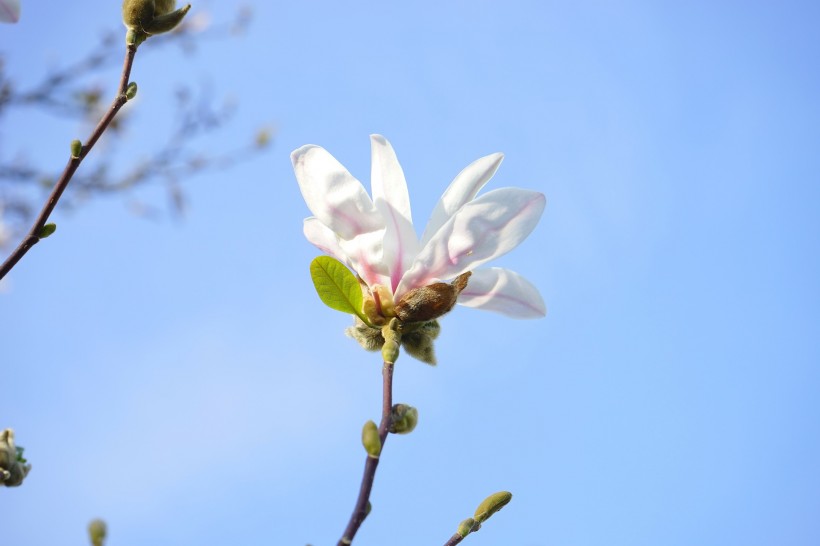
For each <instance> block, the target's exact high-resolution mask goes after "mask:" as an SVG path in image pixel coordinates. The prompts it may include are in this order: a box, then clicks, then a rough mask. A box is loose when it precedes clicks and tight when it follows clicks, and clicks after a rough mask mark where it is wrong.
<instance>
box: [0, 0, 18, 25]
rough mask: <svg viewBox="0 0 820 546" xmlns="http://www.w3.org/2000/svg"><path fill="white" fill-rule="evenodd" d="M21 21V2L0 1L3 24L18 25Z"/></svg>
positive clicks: (12, 0) (14, 0) (0, 15)
mask: <svg viewBox="0 0 820 546" xmlns="http://www.w3.org/2000/svg"><path fill="white" fill-rule="evenodd" d="M19 20H20V2H19V0H0V21H2V22H3V23H16V22H17V21H19Z"/></svg>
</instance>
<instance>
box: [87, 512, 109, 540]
mask: <svg viewBox="0 0 820 546" xmlns="http://www.w3.org/2000/svg"><path fill="white" fill-rule="evenodd" d="M106 534H108V527H107V526H106V524H105V522H104V521H103V520H101V519H95V520H93V521H92V522H91V523H89V524H88V537H89V538H90V539H91V544H92V545H93V546H102V545H103V542H104V541H105V535H106Z"/></svg>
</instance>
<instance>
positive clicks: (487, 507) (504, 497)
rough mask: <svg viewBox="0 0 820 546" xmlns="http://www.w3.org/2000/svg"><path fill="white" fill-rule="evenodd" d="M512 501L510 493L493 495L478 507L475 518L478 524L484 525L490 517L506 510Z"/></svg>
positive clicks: (502, 492)
mask: <svg viewBox="0 0 820 546" xmlns="http://www.w3.org/2000/svg"><path fill="white" fill-rule="evenodd" d="M510 500H512V493H510V492H509V491H499V492H498V493H493V494H492V495H490V496H489V497H487V498H486V499H484V500H483V501H482V502H481V504H479V505H478V508H476V509H475V514H474V515H473V517H474V518H475V520H476V521H477V522H478V523H483V522H485V521H487V520H488V519H489V518H490V516H492V515H493V514H495V513H496V512H498V511H499V510H501V509H502V508H504V507H505V506H506V505H507V503H508V502H510Z"/></svg>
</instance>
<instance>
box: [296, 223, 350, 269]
mask: <svg viewBox="0 0 820 546" xmlns="http://www.w3.org/2000/svg"><path fill="white" fill-rule="evenodd" d="M302 231H304V233H305V238H307V240H308V241H310V242H311V243H312V244H313V245H314V246H316V248H318V249H319V250H321V251H322V252H324V253H325V254H327V255H329V256H333V257H334V258H336V259H337V260H339V261H340V262H342V263H343V264H345V265H346V266H348V267H352V265H351V263H350V260H349V259H348V257H347V254H345V252H344V250H342V247H341V245H340V244H339V236H338V235H336V233H334V231H333V230H332V229H330V228H329V227H327V226H326V225H324V224H323V223H322V222H320V221H319V220H318V219H317V218H316V217H314V216H311V217H310V218H305V222H304V225H303V227H302Z"/></svg>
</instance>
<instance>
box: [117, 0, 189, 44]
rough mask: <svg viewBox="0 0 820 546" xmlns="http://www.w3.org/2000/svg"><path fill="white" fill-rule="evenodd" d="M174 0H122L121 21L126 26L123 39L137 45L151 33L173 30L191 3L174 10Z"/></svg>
mask: <svg viewBox="0 0 820 546" xmlns="http://www.w3.org/2000/svg"><path fill="white" fill-rule="evenodd" d="M175 5H176V1H175V0H124V1H123V3H122V22H123V23H124V24H125V26H126V27H127V28H128V33H127V34H126V36H125V41H126V43H127V44H129V45H139V44H141V43H142V42H144V41H145V40H146V39H147V38H148V37H149V36H151V35H153V34H161V33H163V32H168V31H170V30H173V29H174V27H176V26H177V25H178V24H179V23H180V22H182V19H183V18H184V17H185V14H186V13H188V10H189V9H191V5H190V4H188V5H186V6H185V7H183V8H181V9H178V10H176V11H173V10H174V7H175Z"/></svg>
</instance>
